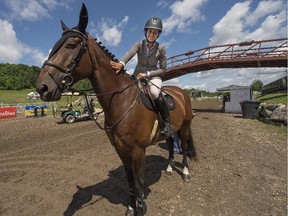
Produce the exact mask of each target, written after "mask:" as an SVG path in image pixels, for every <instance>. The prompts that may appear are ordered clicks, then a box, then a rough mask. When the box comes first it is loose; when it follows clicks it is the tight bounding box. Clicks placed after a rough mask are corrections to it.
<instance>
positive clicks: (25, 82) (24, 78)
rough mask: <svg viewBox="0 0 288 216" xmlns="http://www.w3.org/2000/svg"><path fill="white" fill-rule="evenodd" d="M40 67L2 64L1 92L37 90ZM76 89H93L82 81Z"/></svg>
mask: <svg viewBox="0 0 288 216" xmlns="http://www.w3.org/2000/svg"><path fill="white" fill-rule="evenodd" d="M40 71H41V68H40V67H37V66H29V65H25V64H8V63H5V64H0V90H22V89H35V87H36V82H37V79H38V75H39V73H40ZM74 87H75V88H76V89H91V88H92V87H91V84H90V82H89V80H82V81H80V82H79V83H76V84H75V86H74Z"/></svg>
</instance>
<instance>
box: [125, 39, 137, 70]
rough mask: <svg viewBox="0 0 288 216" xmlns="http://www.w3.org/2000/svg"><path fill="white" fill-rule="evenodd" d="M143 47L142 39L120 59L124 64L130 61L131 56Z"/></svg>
mask: <svg viewBox="0 0 288 216" xmlns="http://www.w3.org/2000/svg"><path fill="white" fill-rule="evenodd" d="M140 48H141V41H138V42H136V43H135V44H134V45H133V46H132V47H131V49H130V50H129V51H128V52H126V53H125V55H124V56H123V57H122V59H121V60H120V63H121V64H123V65H124V66H125V65H126V64H127V63H128V62H129V61H130V59H131V58H133V57H134V56H135V55H136V53H137V52H138V50H139V49H140Z"/></svg>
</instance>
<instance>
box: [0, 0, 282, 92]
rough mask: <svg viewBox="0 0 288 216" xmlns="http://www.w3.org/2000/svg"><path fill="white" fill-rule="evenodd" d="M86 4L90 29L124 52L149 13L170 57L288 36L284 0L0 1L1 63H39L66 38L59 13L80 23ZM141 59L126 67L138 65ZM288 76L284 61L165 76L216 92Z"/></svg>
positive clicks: (110, 46)
mask: <svg viewBox="0 0 288 216" xmlns="http://www.w3.org/2000/svg"><path fill="white" fill-rule="evenodd" d="M82 3H85V5H86V7H87V9H88V14H89V22H88V26H87V32H89V34H90V35H91V36H92V37H96V38H98V40H101V41H102V42H103V44H104V45H105V46H106V47H107V48H108V49H109V50H110V51H111V52H112V53H113V54H115V56H116V57H117V58H118V59H121V57H122V56H123V55H124V54H125V53H126V52H127V51H128V50H129V49H130V47H131V46H132V45H133V44H134V43H135V42H136V41H139V40H143V39H144V38H145V36H144V33H143V28H144V26H145V23H146V22H147V20H148V19H149V18H150V17H154V16H156V17H159V18H160V19H162V20H163V26H164V27H163V33H162V34H161V36H160V37H159V39H158V42H159V43H162V44H164V45H165V47H166V52H167V57H168V58H169V57H171V56H174V55H178V54H182V53H186V52H188V51H190V50H197V49H202V48H205V47H209V46H214V45H224V44H229V43H240V42H243V41H250V40H255V41H258V40H266V39H278V38H286V37H287V3H286V0H247V1H239V0H160V1H155V0H145V1H139V0H134V1H131V0H121V1H119V0H107V1H100V0H82V1H79V0H61V1H59V0H0V29H1V31H0V63H11V64H27V65H36V66H39V67H41V65H42V63H43V62H44V61H45V60H46V59H47V57H48V55H49V52H50V51H51V48H52V47H53V45H54V44H55V42H56V41H57V40H58V39H59V38H60V37H61V34H62V29H61V25H60V20H63V22H64V23H65V24H66V25H67V26H68V27H71V28H72V27H74V26H76V25H77V24H78V18H79V12H80V9H81V5H82ZM135 64H136V59H135V58H134V59H132V60H131V61H130V62H129V64H128V65H126V69H127V71H128V72H129V73H132V72H133V69H134V67H135ZM285 75H287V69H286V68H253V69H251V68H250V69H247V68H239V69H217V70H210V71H203V72H197V73H190V74H187V75H184V76H180V77H177V78H175V79H172V80H169V81H166V82H164V85H168V84H172V85H176V86H179V87H181V88H186V89H191V88H195V89H200V90H206V91H211V92H215V91H216V89H217V88H221V87H225V86H228V85H242V86H249V85H251V83H252V82H253V81H254V80H261V81H262V82H263V83H264V85H265V84H268V83H270V82H272V81H274V80H277V79H279V78H282V77H284V76H285Z"/></svg>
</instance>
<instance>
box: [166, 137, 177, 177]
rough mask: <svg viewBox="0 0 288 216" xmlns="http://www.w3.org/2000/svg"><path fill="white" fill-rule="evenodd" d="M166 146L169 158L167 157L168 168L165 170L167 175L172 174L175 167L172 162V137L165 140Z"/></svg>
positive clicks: (173, 161)
mask: <svg viewBox="0 0 288 216" xmlns="http://www.w3.org/2000/svg"><path fill="white" fill-rule="evenodd" d="M166 144H167V146H168V151H169V157H168V166H167V168H166V173H167V174H172V173H173V169H174V167H175V160H174V140H173V138H172V137H169V138H168V139H167V140H166Z"/></svg>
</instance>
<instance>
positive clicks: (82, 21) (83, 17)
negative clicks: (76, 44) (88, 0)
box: [78, 3, 88, 34]
mask: <svg viewBox="0 0 288 216" xmlns="http://www.w3.org/2000/svg"><path fill="white" fill-rule="evenodd" d="M87 24H88V11H87V8H86V6H85V4H84V3H82V8H81V11H80V16H79V23H78V29H79V31H81V32H82V33H83V34H85V33H86V27H87Z"/></svg>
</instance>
